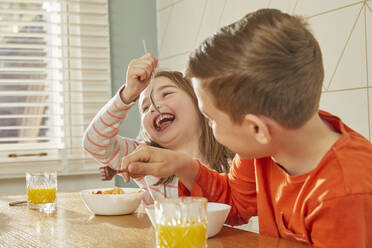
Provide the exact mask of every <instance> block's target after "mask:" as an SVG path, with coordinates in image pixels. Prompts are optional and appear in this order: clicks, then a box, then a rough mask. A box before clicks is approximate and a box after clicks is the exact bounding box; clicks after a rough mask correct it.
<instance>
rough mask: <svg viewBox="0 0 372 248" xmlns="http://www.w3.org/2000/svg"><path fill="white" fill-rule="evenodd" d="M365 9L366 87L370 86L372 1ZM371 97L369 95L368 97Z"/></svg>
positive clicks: (371, 69) (371, 68)
mask: <svg viewBox="0 0 372 248" xmlns="http://www.w3.org/2000/svg"><path fill="white" fill-rule="evenodd" d="M368 6H369V7H370V8H367V9H366V24H367V51H368V85H369V86H372V0H371V1H369V2H368ZM370 96H371V95H370Z"/></svg>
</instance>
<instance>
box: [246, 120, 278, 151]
mask: <svg viewBox="0 0 372 248" xmlns="http://www.w3.org/2000/svg"><path fill="white" fill-rule="evenodd" d="M243 121H244V122H245V124H246V125H247V127H248V130H249V132H250V134H251V135H252V137H254V138H255V139H256V141H257V142H258V143H260V144H262V145H266V144H268V143H270V141H271V133H270V128H269V126H268V124H267V123H266V122H265V120H264V119H263V118H260V117H259V116H257V115H254V114H247V115H246V116H245V118H244V120H243Z"/></svg>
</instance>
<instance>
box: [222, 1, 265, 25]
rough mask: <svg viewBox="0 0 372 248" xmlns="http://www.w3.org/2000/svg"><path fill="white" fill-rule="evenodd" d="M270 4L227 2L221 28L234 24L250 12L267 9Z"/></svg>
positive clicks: (260, 2) (262, 2)
mask: <svg viewBox="0 0 372 248" xmlns="http://www.w3.org/2000/svg"><path fill="white" fill-rule="evenodd" d="M268 4H269V0H251V1H247V0H227V1H226V5H225V9H224V11H223V14H222V19H221V22H220V27H222V26H225V25H228V24H230V23H233V22H235V21H237V20H239V19H240V18H242V17H244V16H245V15H246V14H248V13H250V12H253V11H256V10H258V9H262V8H267V6H268Z"/></svg>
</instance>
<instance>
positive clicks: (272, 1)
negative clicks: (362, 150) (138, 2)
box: [157, 0, 372, 140]
mask: <svg viewBox="0 0 372 248" xmlns="http://www.w3.org/2000/svg"><path fill="white" fill-rule="evenodd" d="M267 7H269V8H278V9H281V10H282V11H284V12H287V13H290V14H298V15H303V16H306V17H308V21H309V23H310V27H311V29H312V31H313V33H314V35H315V37H316V38H317V39H318V41H319V43H320V46H321V49H322V52H323V58H324V66H325V81H324V89H323V94H322V98H321V109H324V110H326V111H329V112H331V113H333V114H336V115H338V116H340V117H341V118H342V119H343V120H344V122H345V123H346V124H348V125H349V126H351V127H352V128H353V129H354V130H356V131H357V132H359V133H361V134H362V135H364V136H365V137H366V138H367V139H369V140H371V135H372V134H371V129H372V121H371V115H372V1H371V0H369V1H356V0H157V25H158V47H159V58H160V66H161V67H165V68H170V69H176V70H182V69H184V68H185V65H186V61H187V56H188V54H189V53H190V51H191V50H192V49H193V48H194V47H196V46H197V44H198V43H200V42H201V41H202V40H203V39H204V38H205V37H207V36H209V35H210V34H211V33H213V32H214V31H216V30H217V29H218V28H219V27H221V26H224V25H226V24H229V23H231V22H233V21H235V20H237V19H240V18H241V17H243V16H244V15H245V14H247V13H248V12H251V11H255V10H257V9H260V8H267ZM367 27H368V28H367Z"/></svg>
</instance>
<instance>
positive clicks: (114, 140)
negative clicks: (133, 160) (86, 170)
mask: <svg viewBox="0 0 372 248" xmlns="http://www.w3.org/2000/svg"><path fill="white" fill-rule="evenodd" d="M123 88H124V87H122V88H121V89H120V90H119V91H118V92H117V93H116V94H115V96H114V97H113V98H111V99H110V101H109V102H108V103H107V104H106V105H105V106H103V108H102V109H101V110H100V111H99V112H98V113H97V114H96V116H95V117H94V119H93V120H92V122H91V123H90V124H89V126H88V128H87V129H86V131H85V133H84V136H83V148H84V150H85V151H87V152H88V153H89V154H91V155H92V156H93V157H94V158H95V159H96V160H97V161H98V162H100V163H101V164H103V165H108V166H110V167H112V168H120V165H121V159H122V158H123V157H124V156H126V155H128V154H129V153H131V152H132V151H134V150H135V148H136V147H137V145H138V141H136V140H133V139H130V138H125V137H122V136H119V135H118V133H119V130H120V126H121V124H122V123H123V121H124V120H125V118H126V116H127V114H128V111H129V109H130V108H131V107H132V106H133V105H134V104H135V102H133V103H131V104H125V103H124V102H123V101H122V100H121V98H120V92H121V90H123Z"/></svg>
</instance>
